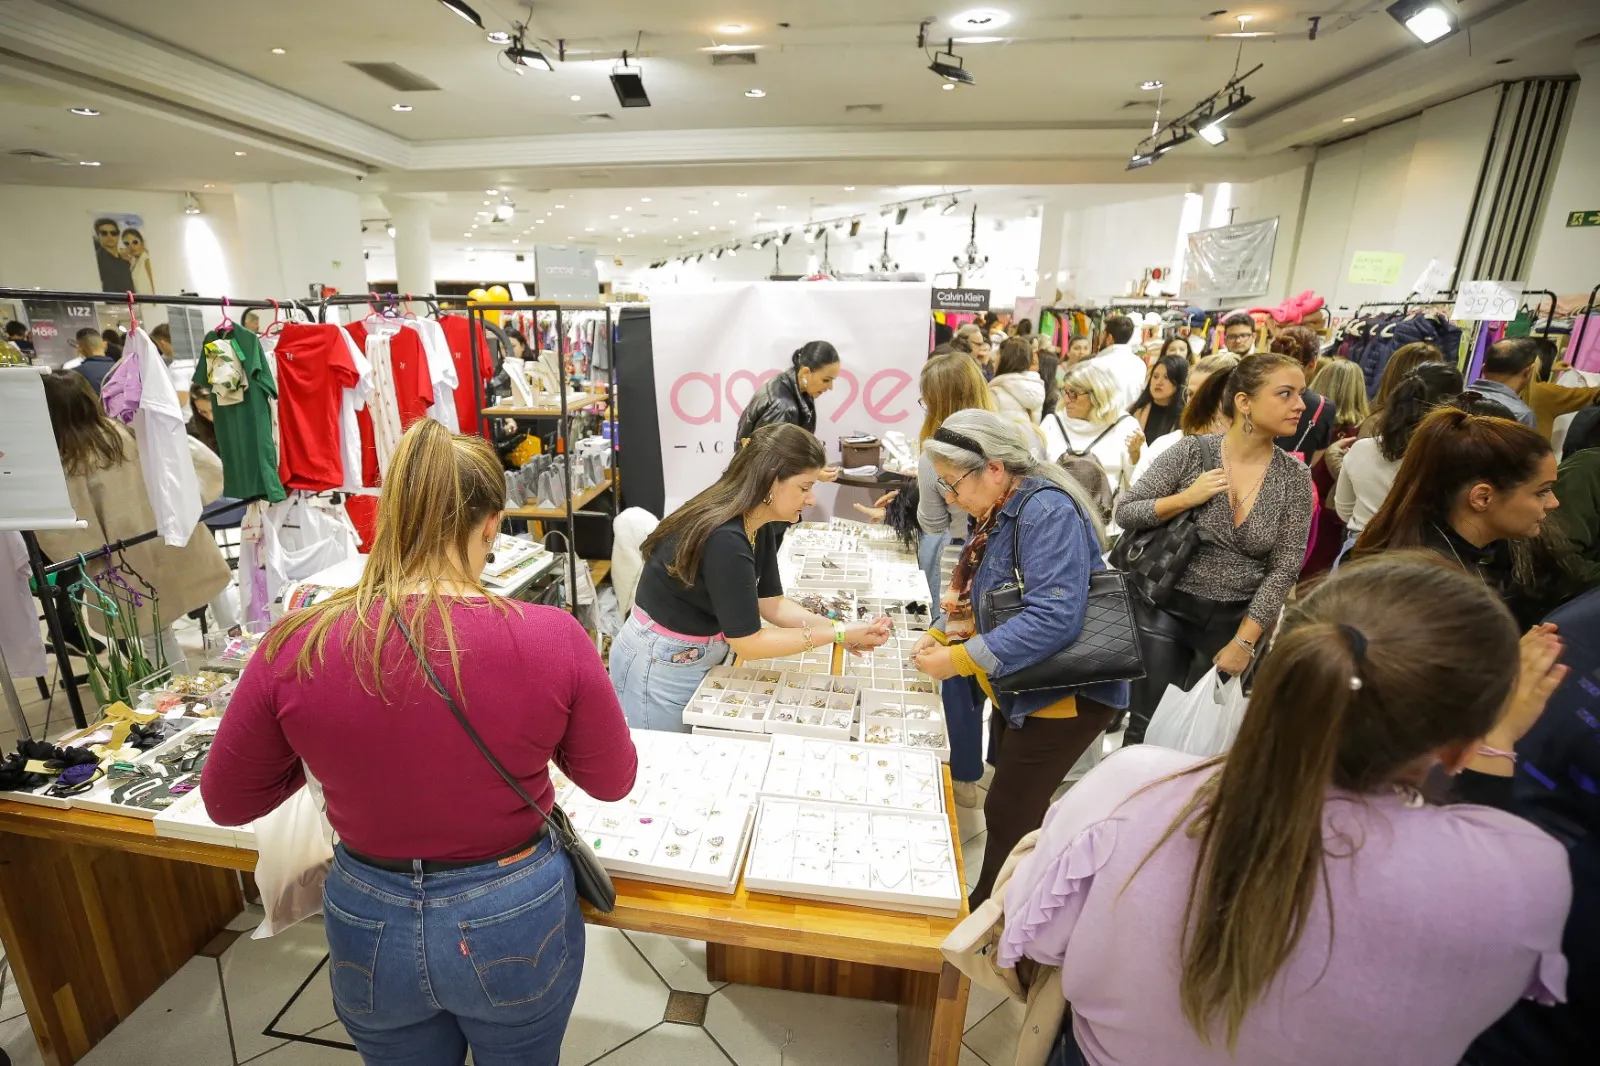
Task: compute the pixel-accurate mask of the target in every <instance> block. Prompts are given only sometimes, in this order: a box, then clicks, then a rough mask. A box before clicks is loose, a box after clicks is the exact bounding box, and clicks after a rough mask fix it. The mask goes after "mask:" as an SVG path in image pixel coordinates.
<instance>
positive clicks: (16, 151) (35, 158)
mask: <svg viewBox="0 0 1600 1066" xmlns="http://www.w3.org/2000/svg"><path fill="white" fill-rule="evenodd" d="M6 155H8V156H10V157H11V158H13V159H26V160H27V161H28V162H30V163H48V164H51V165H53V166H58V167H64V166H66V165H67V161H66V160H65V159H62V158H61V157H60V156H58V155H51V154H50V153H49V152H42V151H40V150H39V149H37V148H13V149H12V150H11V151H9V152H7V153H6Z"/></svg>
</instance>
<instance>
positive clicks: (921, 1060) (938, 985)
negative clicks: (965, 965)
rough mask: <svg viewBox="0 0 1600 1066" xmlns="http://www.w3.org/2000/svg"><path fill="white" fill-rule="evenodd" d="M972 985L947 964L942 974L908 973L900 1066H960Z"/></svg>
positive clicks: (901, 1034)
mask: <svg viewBox="0 0 1600 1066" xmlns="http://www.w3.org/2000/svg"><path fill="white" fill-rule="evenodd" d="M971 987H972V982H971V981H970V980H968V979H967V977H966V976H965V975H964V974H962V972H961V971H960V970H958V969H956V968H955V967H954V966H951V965H950V964H949V963H945V966H944V969H943V970H941V971H940V972H939V973H913V972H911V971H905V994H904V996H903V997H902V998H901V1000H900V1066H957V1062H958V1061H959V1060H960V1058H961V1027H962V1026H963V1025H965V1024H966V1019H967V993H968V992H969V991H970V990H971Z"/></svg>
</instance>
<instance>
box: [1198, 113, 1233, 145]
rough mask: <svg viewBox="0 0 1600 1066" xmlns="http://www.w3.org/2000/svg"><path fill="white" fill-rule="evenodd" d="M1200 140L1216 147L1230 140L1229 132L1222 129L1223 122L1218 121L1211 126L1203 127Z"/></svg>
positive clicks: (1200, 130) (1200, 131)
mask: <svg viewBox="0 0 1600 1066" xmlns="http://www.w3.org/2000/svg"><path fill="white" fill-rule="evenodd" d="M1199 134H1200V139H1201V140H1202V141H1205V142H1206V143H1207V144H1209V145H1212V146H1216V145H1219V144H1221V143H1222V142H1223V141H1225V140H1227V139H1228V131H1227V130H1225V129H1223V128H1222V120H1221V119H1218V120H1217V121H1216V122H1213V123H1211V124H1210V125H1206V126H1201V127H1200V129H1199Z"/></svg>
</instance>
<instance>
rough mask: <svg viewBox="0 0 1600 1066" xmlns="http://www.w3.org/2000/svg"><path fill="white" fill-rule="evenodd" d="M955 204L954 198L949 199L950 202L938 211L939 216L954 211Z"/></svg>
mask: <svg viewBox="0 0 1600 1066" xmlns="http://www.w3.org/2000/svg"><path fill="white" fill-rule="evenodd" d="M956 203H957V201H956V198H955V197H954V196H952V197H950V202H949V203H947V204H945V205H944V207H943V208H941V209H940V210H939V213H940V214H941V215H948V214H949V213H950V212H952V211H954V210H955V209H956Z"/></svg>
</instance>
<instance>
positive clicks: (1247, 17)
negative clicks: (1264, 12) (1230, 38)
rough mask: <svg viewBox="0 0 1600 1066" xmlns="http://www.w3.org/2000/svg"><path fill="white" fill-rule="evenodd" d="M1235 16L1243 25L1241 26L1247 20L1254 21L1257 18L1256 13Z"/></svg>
mask: <svg viewBox="0 0 1600 1066" xmlns="http://www.w3.org/2000/svg"><path fill="white" fill-rule="evenodd" d="M1233 17H1234V20H1235V21H1237V22H1238V23H1239V25H1241V26H1243V25H1244V24H1245V23H1247V22H1254V21H1255V20H1256V17H1255V16H1254V15H1235V16H1233Z"/></svg>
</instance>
